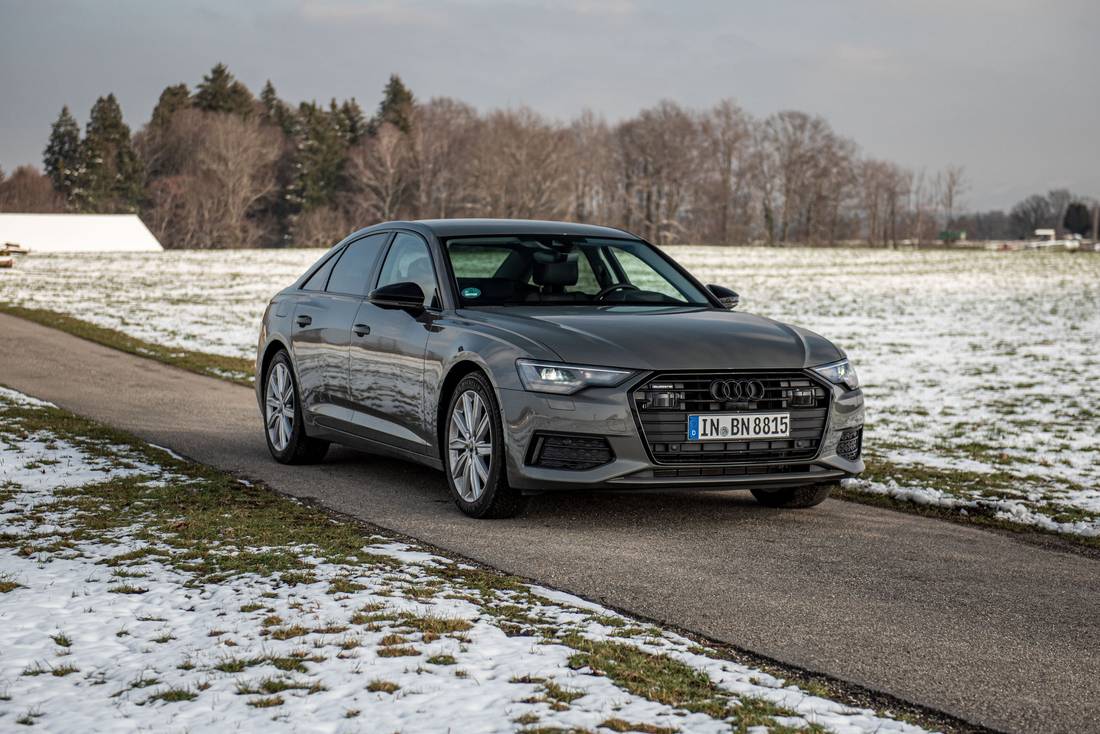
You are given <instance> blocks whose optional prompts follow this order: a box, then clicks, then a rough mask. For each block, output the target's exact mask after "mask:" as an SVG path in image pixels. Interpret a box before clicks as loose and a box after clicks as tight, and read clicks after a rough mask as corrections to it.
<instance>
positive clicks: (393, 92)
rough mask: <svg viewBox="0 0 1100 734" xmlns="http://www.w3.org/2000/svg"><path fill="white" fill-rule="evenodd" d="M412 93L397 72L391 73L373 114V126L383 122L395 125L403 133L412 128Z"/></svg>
mask: <svg viewBox="0 0 1100 734" xmlns="http://www.w3.org/2000/svg"><path fill="white" fill-rule="evenodd" d="M414 101H415V100H414V99H413V93H412V91H410V90H409V88H408V87H406V86H405V83H404V82H402V81H401V77H399V76H398V75H397V74H391V75H390V80H389V81H388V82H386V88H385V89H384V90H383V91H382V101H381V102H380V103H379V105H378V114H377V115H375V127H376V128H377V126H379V125H381V124H382V123H384V122H388V123H390V124H392V125H396V126H397V128H398V129H399V130H401V132H403V133H407V132H409V130H411V129H412V107H413V103H414Z"/></svg>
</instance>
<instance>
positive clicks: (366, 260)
mask: <svg viewBox="0 0 1100 734" xmlns="http://www.w3.org/2000/svg"><path fill="white" fill-rule="evenodd" d="M389 236H390V235H389V233H388V232H380V233H379V234H372V235H368V236H366V237H363V238H362V239H358V240H356V241H355V242H352V243H351V244H350V245H348V246H347V247H346V248H345V249H344V254H343V255H341V256H340V259H339V260H338V261H337V262H336V266H335V267H334V268H333V269H332V276H331V277H330V278H329V279H328V288H326V289H325V290H327V291H328V292H329V293H348V294H350V295H353V296H365V295H367V286H368V284H369V283H370V275H371V271H372V270H373V268H374V262H375V260H377V259H378V253H379V252H381V251H382V245H384V244H386V238H387V237H389Z"/></svg>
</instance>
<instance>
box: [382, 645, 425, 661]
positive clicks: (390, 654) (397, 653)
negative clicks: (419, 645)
mask: <svg viewBox="0 0 1100 734" xmlns="http://www.w3.org/2000/svg"><path fill="white" fill-rule="evenodd" d="M375 654H376V655H378V657H380V658H402V657H413V656H415V655H419V654H420V651H419V650H417V649H416V648H415V647H411V646H409V645H400V646H395V647H380V648H378V650H377V651H376V652H375Z"/></svg>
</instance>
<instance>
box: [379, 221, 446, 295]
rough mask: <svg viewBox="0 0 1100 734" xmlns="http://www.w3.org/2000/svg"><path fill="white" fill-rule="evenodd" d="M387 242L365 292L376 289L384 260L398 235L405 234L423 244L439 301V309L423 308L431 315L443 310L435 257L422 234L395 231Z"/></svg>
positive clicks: (405, 230) (407, 230) (401, 230)
mask: <svg viewBox="0 0 1100 734" xmlns="http://www.w3.org/2000/svg"><path fill="white" fill-rule="evenodd" d="M391 234H392V235H393V236H392V237H390V239H389V241H388V242H387V243H386V245H385V247H383V248H382V255H381V256H380V257H379V258H378V263H377V267H376V268H375V269H374V275H372V276H371V287H370V288H368V289H367V292H368V293H369V292H370V291H372V290H374V289H375V288H377V287H378V281H379V280H381V279H382V270H383V269H384V268H385V267H386V258H388V257H389V256H390V250H392V249H393V243H394V242H396V241H397V235H398V234H407V235H411V236H413V237H416V238H417V239H418V240H420V241H421V242H423V243H424V249H425V250H427V252H428V263H429V264H430V265H431V266H432V278H434V279H435V292H436V298H437V299H439V307H438V308H437V307H434V306H432V305H430V304H425V306H424V308H425V309H426V310H428V311H431V312H432V313H440V312H441V311H442V310H443V290H442V289H441V288H440V287H439V271H438V270H436V267H435V257H434V255H433V253H432V246H431V244H430V243H429V242H428V240H426V239H425V238H424V236H423V235H422V234H420V233H419V232H416V231H414V230H411V229H395V230H394V231H393V232H392V233H391Z"/></svg>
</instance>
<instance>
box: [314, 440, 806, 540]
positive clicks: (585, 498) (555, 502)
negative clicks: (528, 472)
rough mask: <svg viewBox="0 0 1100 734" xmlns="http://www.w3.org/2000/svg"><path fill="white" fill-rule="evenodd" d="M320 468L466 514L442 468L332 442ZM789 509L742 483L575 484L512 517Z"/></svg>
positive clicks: (676, 516) (673, 516)
mask: <svg viewBox="0 0 1100 734" xmlns="http://www.w3.org/2000/svg"><path fill="white" fill-rule="evenodd" d="M321 468H322V471H323V472H324V473H325V474H327V475H329V476H331V477H333V478H340V479H344V480H352V481H354V482H355V483H356V484H357V485H358V486H360V487H362V488H364V489H365V490H366V491H368V492H369V493H370V495H371V496H372V499H375V500H378V501H385V500H387V499H389V500H391V501H400V502H401V504H403V505H406V504H412V505H415V507H414V508H410V509H413V510H414V511H415V512H416V514H419V515H423V514H430V515H433V516H436V517H438V518H439V519H445V518H448V517H449V518H451V519H453V520H455V521H464V520H466V518H465V517H463V516H462V514H461V513H460V512H459V510H458V508H457V507H455V505H454V503H453V502H452V500H451V496H450V493H449V492H448V490H447V486H446V481H445V479H444V477H443V474H442V473H441V472H439V471H436V470H434V469H430V468H427V467H423V466H419V465H417V464H413V463H410V462H405V461H401V460H398V459H391V458H388V457H383V456H377V455H373V454H368V453H365V452H360V451H356V450H353V449H347V448H343V447H339V448H334V449H333V450H332V451H331V452H330V454H329V456H328V457H327V458H326V459H325V462H324V464H322V466H321ZM792 514H793V515H796V516H797V515H805V514H808V513H803V512H796V513H791V512H790V511H783V510H775V509H769V508H766V507H763V506H761V505H760V504H758V503H757V502H756V501H755V500H754V499H753V497H752V495H751V494H750V493H749V492H748V491H747V490H742V489H736V490H730V491H713V490H706V491H704V490H697V491H684V490H667V491H664V490H646V491H636V492H620V491H608V490H599V491H593V490H585V489H577V490H556V491H552V492H543V493H540V494H535V495H532V496H530V497H529V498H528V502H527V507H526V510H525V511H524V513H523V514H522V515H521V516H520V517H519V518H517V519H516V520H513V521H512V522H519V523H522V524H536V525H542V526H547V525H551V526H553V525H559V524H560V525H562V526H570V527H574V526H576V525H577V524H590V523H593V522H598V523H599V524H600V525H602V526H604V527H606V528H607V529H614V528H615V527H617V526H628V527H631V528H635V529H637V528H639V527H642V528H644V527H652V528H653V529H655V530H657V529H660V530H667V529H669V528H670V527H675V526H677V525H679V524H681V523H691V524H692V525H693V526H695V527H698V526H699V525H701V524H702V525H709V524H715V523H720V524H722V525H724V526H727V527H728V526H729V525H736V524H738V523H750V524H759V523H770V522H774V521H776V519H777V518H779V517H781V516H788V519H790V518H789V516H790V515H792ZM809 514H812V513H809ZM364 519H369V518H364ZM470 522H474V521H470ZM796 524H797V523H796Z"/></svg>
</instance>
